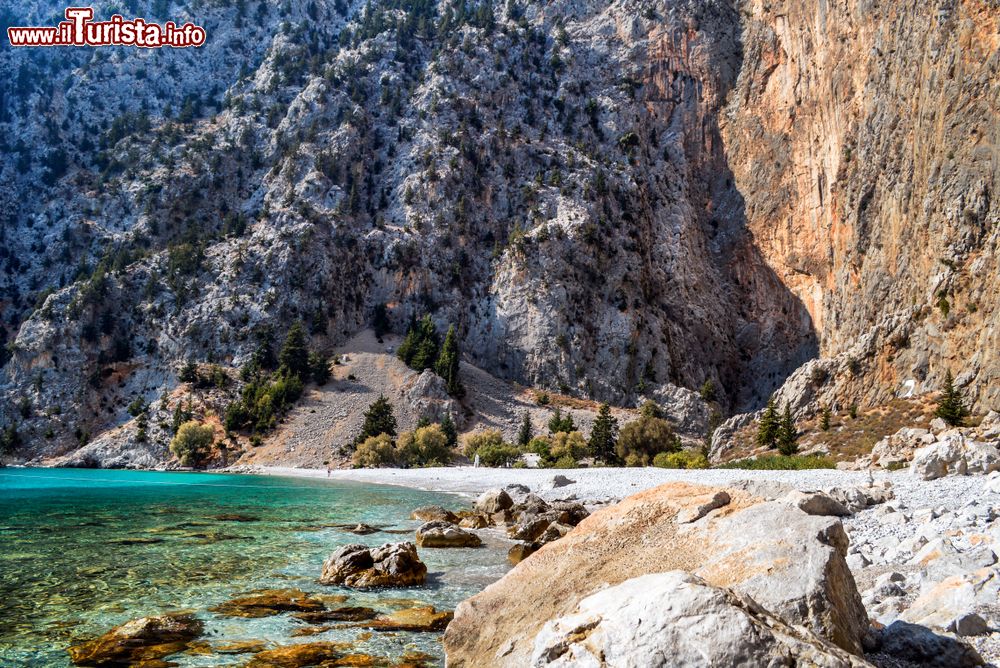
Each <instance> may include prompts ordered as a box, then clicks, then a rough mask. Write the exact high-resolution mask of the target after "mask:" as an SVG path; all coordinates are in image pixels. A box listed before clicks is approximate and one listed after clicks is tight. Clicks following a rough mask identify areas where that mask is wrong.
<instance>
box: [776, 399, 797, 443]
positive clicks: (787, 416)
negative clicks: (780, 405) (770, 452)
mask: <svg viewBox="0 0 1000 668" xmlns="http://www.w3.org/2000/svg"><path fill="white" fill-rule="evenodd" d="M798 440H799V431H798V429H796V427H795V420H793V419H792V409H791V407H790V406H789V405H788V402H787V401H786V402H785V410H784V412H783V413H782V414H781V422H780V423H779V424H778V451H779V452H781V454H783V455H785V456H786V457H788V456H791V455H794V454H795V453H796V452H798V451H799V445H798Z"/></svg>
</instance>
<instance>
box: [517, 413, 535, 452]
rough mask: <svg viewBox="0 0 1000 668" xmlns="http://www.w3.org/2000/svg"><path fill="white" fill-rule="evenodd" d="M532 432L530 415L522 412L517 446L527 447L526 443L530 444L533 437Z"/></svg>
mask: <svg viewBox="0 0 1000 668" xmlns="http://www.w3.org/2000/svg"><path fill="white" fill-rule="evenodd" d="M532 431H533V430H532V427H531V414H530V413H529V412H528V411H524V418H523V419H522V420H521V428H520V429H518V431H517V444H518V445H519V446H521V447H522V448H526V447H528V443H531V437H532V436H533V435H534V434H533V433H532Z"/></svg>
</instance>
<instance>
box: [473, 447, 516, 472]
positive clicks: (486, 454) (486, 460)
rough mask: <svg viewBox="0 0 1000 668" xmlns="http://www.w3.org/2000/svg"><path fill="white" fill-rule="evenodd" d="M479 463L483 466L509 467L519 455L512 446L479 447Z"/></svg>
mask: <svg viewBox="0 0 1000 668" xmlns="http://www.w3.org/2000/svg"><path fill="white" fill-rule="evenodd" d="M476 454H478V455H479V462H480V463H481V464H483V465H484V466H494V467H497V466H511V465H512V464H513V463H514V462H515V461H517V459H518V458H519V457H520V456H521V453H520V452H519V451H518V449H517V448H515V447H514V446H513V445H510V444H509V443H504V444H502V445H486V446H483V447H481V448H480V449H479V450H478V451H477V453H476Z"/></svg>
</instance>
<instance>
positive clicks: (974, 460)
mask: <svg viewBox="0 0 1000 668" xmlns="http://www.w3.org/2000/svg"><path fill="white" fill-rule="evenodd" d="M910 470H911V472H912V473H913V474H914V475H918V476H920V477H921V478H923V479H924V480H935V479H937V478H942V477H944V476H946V475H967V474H973V473H991V472H993V471H997V470H1000V450H998V449H997V447H996V445H994V444H992V443H985V442H982V441H971V440H968V439H966V438H964V437H963V436H961V435H952V436H949V437H947V438H945V439H942V440H940V441H937V442H936V443H932V444H931V445H928V446H925V447H923V448H920V449H919V450H917V451H916V452H915V453H914V454H913V463H912V464H911V466H910Z"/></svg>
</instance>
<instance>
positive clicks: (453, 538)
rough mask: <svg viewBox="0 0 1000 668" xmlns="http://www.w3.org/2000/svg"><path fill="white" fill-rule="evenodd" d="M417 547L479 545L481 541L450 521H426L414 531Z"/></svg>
mask: <svg viewBox="0 0 1000 668" xmlns="http://www.w3.org/2000/svg"><path fill="white" fill-rule="evenodd" d="M416 540H417V547H479V546H481V545H482V544H483V541H481V540H480V539H479V536H477V535H476V534H474V533H471V532H469V531H465V530H464V529H460V528H458V527H457V526H455V525H454V524H452V523H451V522H441V521H434V522H427V523H425V524H422V525H420V528H418V529H417V532H416Z"/></svg>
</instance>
